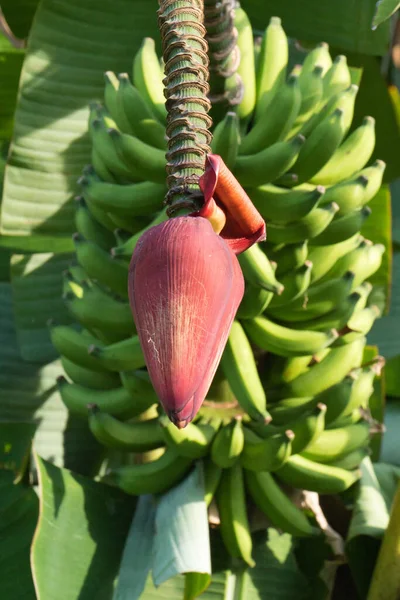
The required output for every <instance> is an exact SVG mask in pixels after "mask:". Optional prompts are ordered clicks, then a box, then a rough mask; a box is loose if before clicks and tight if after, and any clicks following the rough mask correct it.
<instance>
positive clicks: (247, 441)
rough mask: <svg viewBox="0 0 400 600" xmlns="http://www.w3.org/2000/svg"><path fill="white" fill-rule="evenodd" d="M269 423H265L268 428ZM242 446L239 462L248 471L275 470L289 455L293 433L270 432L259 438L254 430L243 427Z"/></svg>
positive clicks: (288, 431)
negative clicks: (266, 435)
mask: <svg viewBox="0 0 400 600" xmlns="http://www.w3.org/2000/svg"><path fill="white" fill-rule="evenodd" d="M268 427H269V425H266V428H268ZM243 431H244V446H243V450H242V453H241V455H240V464H241V465H242V467H244V468H245V469H248V470H249V471H276V470H277V469H279V468H280V467H281V466H282V465H283V464H284V463H285V462H286V461H287V460H288V458H289V457H290V455H291V452H292V442H293V439H294V433H293V432H292V431H290V430H287V431H279V432H277V433H275V431H276V430H275V429H274V430H273V431H274V432H273V433H271V435H269V436H268V437H264V438H261V437H260V436H258V435H257V434H256V433H254V431H252V430H251V429H248V428H247V427H246V426H245V427H243Z"/></svg>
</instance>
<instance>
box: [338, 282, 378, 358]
mask: <svg viewBox="0 0 400 600" xmlns="http://www.w3.org/2000/svg"><path fill="white" fill-rule="evenodd" d="M367 284H368V287H365V286H367ZM361 287H364V288H365V294H364V296H363V297H361V300H360V303H359V305H357V307H356V310H355V311H354V314H353V315H352V316H351V318H350V319H349V321H348V322H347V324H346V328H345V329H344V330H343V331H342V332H341V336H340V338H339V339H338V340H337V341H339V340H340V342H339V343H337V344H335V345H337V346H341V345H343V344H351V343H352V342H354V341H355V340H357V339H359V338H360V337H363V336H365V335H366V334H367V333H369V332H370V330H371V329H372V326H373V324H374V323H375V321H376V319H378V318H379V317H381V316H382V311H381V309H380V308H379V307H378V306H376V305H375V304H373V305H371V306H367V307H363V304H366V302H367V300H368V295H369V293H370V290H371V289H372V285H371V284H369V283H368V282H364V283H363V286H360V287H359V288H357V289H361ZM359 307H360V308H359Z"/></svg>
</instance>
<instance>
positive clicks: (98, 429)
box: [89, 404, 164, 452]
mask: <svg viewBox="0 0 400 600" xmlns="http://www.w3.org/2000/svg"><path fill="white" fill-rule="evenodd" d="M89 428H90V431H91V432H92V434H93V435H94V437H95V438H96V440H97V441H98V442H100V444H103V445H104V446H107V447H108V448H115V449H116V450H125V451H126V452H146V451H148V450H154V449H155V448H160V446H163V445H164V439H163V436H162V432H161V428H160V426H159V423H158V419H157V418H155V419H149V420H148V421H137V422H131V423H122V422H121V421H118V419H116V418H115V417H113V416H112V415H110V414H108V413H106V412H103V411H101V410H100V409H99V407H98V406H97V405H96V404H93V405H89Z"/></svg>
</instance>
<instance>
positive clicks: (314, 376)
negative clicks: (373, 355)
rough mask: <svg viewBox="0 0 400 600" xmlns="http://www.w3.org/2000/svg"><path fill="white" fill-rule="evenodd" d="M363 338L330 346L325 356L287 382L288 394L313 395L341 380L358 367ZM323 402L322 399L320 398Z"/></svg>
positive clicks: (363, 344)
mask: <svg viewBox="0 0 400 600" xmlns="http://www.w3.org/2000/svg"><path fill="white" fill-rule="evenodd" d="M364 347H365V338H361V339H359V340H356V341H355V342H353V343H352V344H347V345H345V346H339V347H337V348H332V349H331V350H330V351H329V353H328V354H327V355H326V357H325V358H324V359H323V360H322V361H321V362H320V363H316V364H315V365H313V366H312V367H311V368H310V369H309V370H308V371H307V372H305V373H302V374H301V375H299V376H298V377H296V378H295V379H293V380H292V381H290V383H288V384H287V392H288V395H292V396H299V397H303V398H304V397H305V396H315V395H317V394H319V393H321V392H323V391H324V390H326V389H327V388H329V387H331V386H332V385H335V384H336V383H338V382H339V381H341V380H342V379H343V378H344V377H345V376H346V375H347V373H348V372H349V371H350V370H351V369H354V368H358V367H359V366H360V365H361V362H362V360H363V354H364ZM321 402H323V399H321Z"/></svg>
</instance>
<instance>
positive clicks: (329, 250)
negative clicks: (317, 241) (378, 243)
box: [308, 233, 363, 283]
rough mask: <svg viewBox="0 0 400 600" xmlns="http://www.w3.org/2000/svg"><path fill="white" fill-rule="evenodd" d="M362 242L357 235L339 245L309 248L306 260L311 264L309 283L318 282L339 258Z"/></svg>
mask: <svg viewBox="0 0 400 600" xmlns="http://www.w3.org/2000/svg"><path fill="white" fill-rule="evenodd" d="M362 240H363V238H362V237H361V236H360V235H359V234H358V233H357V234H356V235H354V236H353V237H352V238H349V239H348V240H345V241H344V242H340V243H339V244H331V245H330V246H313V247H312V248H310V252H309V255H308V258H309V260H311V262H312V264H313V269H312V273H311V282H312V283H315V282H317V281H320V280H321V279H322V278H323V277H324V275H326V273H328V272H330V270H331V269H332V267H334V266H335V265H336V263H337V261H338V260H339V259H340V258H342V257H343V256H346V255H347V254H348V253H350V252H352V250H355V249H356V248H357V247H358V245H359V244H360V243H361V242H362ZM349 270H350V268H347V269H344V271H343V272H342V273H341V274H340V275H339V277H341V276H342V275H344V274H345V273H346V271H349ZM330 278H331V277H330V276H329V279H330Z"/></svg>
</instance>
